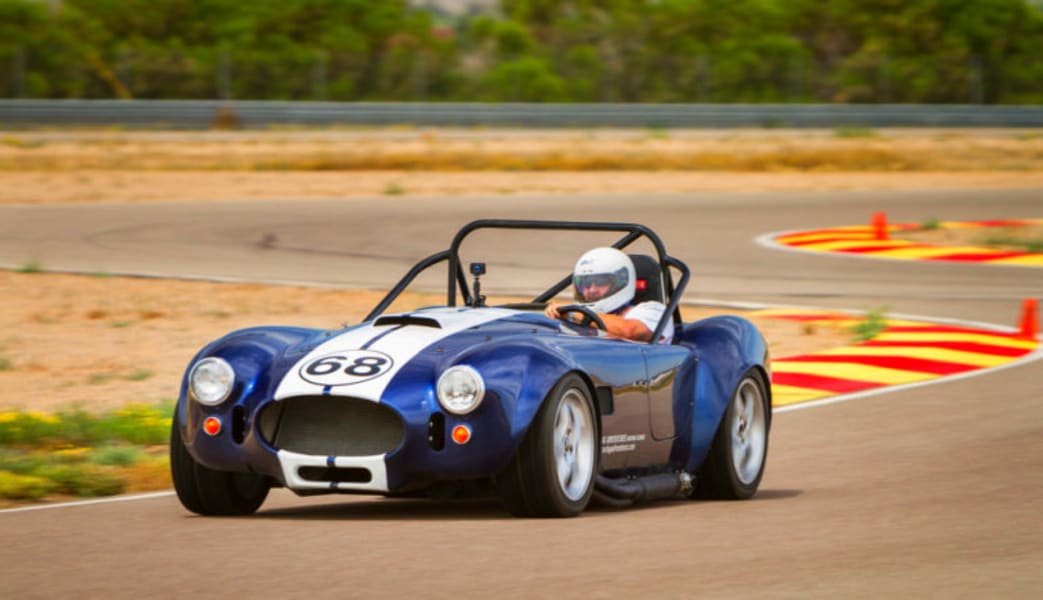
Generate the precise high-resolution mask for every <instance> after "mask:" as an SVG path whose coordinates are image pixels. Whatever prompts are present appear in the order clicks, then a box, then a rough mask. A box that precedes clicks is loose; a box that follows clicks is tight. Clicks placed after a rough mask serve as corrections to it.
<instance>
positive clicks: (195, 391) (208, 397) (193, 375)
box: [188, 356, 235, 406]
mask: <svg viewBox="0 0 1043 600" xmlns="http://www.w3.org/2000/svg"><path fill="white" fill-rule="evenodd" d="M203 369H216V372H213V371H212V376H217V377H222V376H223V379H224V380H225V381H216V380H211V381H210V382H200V381H198V380H197V376H202V375H204V374H205V373H204V371H203ZM205 383H210V384H214V383H218V384H221V385H223V389H218V390H216V391H214V392H207V391H206V390H201V389H200V388H201V387H202V386H203V385H204V384H205ZM233 388H235V369H233V368H232V365H230V364H229V363H228V361H226V360H225V359H223V358H221V357H219V356H207V357H206V358H202V359H200V360H198V361H196V364H194V365H192V369H191V370H190V371H189V372H188V391H189V394H190V395H191V396H192V399H193V400H195V401H196V402H198V403H199V404H202V405H203V406H218V405H220V404H221V403H222V402H224V401H225V400H227V399H228V397H229V396H231V395H232V389H233Z"/></svg>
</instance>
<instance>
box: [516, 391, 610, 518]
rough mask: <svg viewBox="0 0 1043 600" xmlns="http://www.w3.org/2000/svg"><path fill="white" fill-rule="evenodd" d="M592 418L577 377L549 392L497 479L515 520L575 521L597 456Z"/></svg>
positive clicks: (590, 403)
mask: <svg viewBox="0 0 1043 600" xmlns="http://www.w3.org/2000/svg"><path fill="white" fill-rule="evenodd" d="M596 415H597V413H596V411H595V410H594V402H593V400H592V399H591V395H590V390H589V389H588V388H587V385H586V383H585V382H584V381H583V379H581V378H580V377H579V376H578V375H575V374H569V375H566V376H565V377H563V378H562V379H561V381H559V382H558V383H557V385H555V386H554V389H553V390H551V392H550V394H549V395H548V396H547V398H546V399H545V400H544V402H543V406H542V407H540V410H539V412H538V413H537V414H536V417H535V418H534V419H533V422H532V425H531V426H530V427H529V431H528V433H527V434H526V435H525V439H524V440H523V441H522V443H521V446H519V447H518V451H517V453H516V454H515V455H514V458H513V459H512V460H511V464H510V465H509V466H508V467H507V469H506V470H505V471H504V472H503V473H501V474H500V477H499V478H498V482H499V486H500V493H501V495H502V496H503V500H504V504H505V505H506V506H507V509H508V510H509V511H511V513H512V514H514V515H515V516H518V517H574V516H576V515H578V514H579V513H581V512H583V509H585V508H586V507H587V503H589V502H590V496H591V494H592V493H593V492H594V476H595V475H596V474H597V465H598V457H599V456H600V446H601V444H600V441H601V438H600V435H599V431H598V421H597V416H596Z"/></svg>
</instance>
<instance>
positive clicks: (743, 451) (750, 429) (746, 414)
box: [731, 378, 768, 485]
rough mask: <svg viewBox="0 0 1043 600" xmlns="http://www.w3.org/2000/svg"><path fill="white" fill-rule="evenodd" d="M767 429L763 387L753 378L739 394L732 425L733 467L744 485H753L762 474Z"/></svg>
mask: <svg viewBox="0 0 1043 600" xmlns="http://www.w3.org/2000/svg"><path fill="white" fill-rule="evenodd" d="M767 428H768V427H767V419H766V418H765V411H764V395H763V394H762V393H761V388H760V386H758V385H757V383H756V382H755V381H754V380H753V379H751V378H746V379H743V380H742V383H740V384H739V389H738V391H737V392H736V393H735V410H734V412H733V414H732V422H731V432H732V465H733V466H734V468H735V475H736V476H737V477H738V478H739V481H741V482H742V484H743V485H752V484H753V482H755V481H756V480H757V477H758V476H759V475H760V472H761V467H762V466H763V465H764V450H765V443H766V440H767Z"/></svg>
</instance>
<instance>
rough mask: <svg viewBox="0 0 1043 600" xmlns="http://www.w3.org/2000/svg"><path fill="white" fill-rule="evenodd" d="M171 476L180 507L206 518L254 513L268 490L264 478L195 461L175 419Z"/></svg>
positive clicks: (268, 484) (171, 431)
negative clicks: (219, 468) (221, 469)
mask: <svg viewBox="0 0 1043 600" xmlns="http://www.w3.org/2000/svg"><path fill="white" fill-rule="evenodd" d="M170 473H171V476H172V477H173V479H174V490H175V491H176V492H177V497H178V499H179V500H181V504H182V505H183V506H184V507H185V508H187V509H188V510H190V511H192V512H194V513H197V514H200V515H207V516H220V515H249V514H253V513H254V512H256V511H257V509H258V508H260V506H261V503H263V502H264V499H265V498H266V497H267V496H268V490H269V488H270V487H271V482H270V481H269V480H268V478H267V477H265V476H263V475H256V474H254V473H230V472H226V471H215V470H214V469H210V468H207V467H204V466H203V465H201V464H199V463H198V462H196V459H194V458H192V455H191V454H189V453H188V449H187V448H185V444H184V441H183V440H182V439H181V428H180V427H178V425H177V419H174V423H173V426H172V427H171V430H170Z"/></svg>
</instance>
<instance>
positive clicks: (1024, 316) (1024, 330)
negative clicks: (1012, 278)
mask: <svg viewBox="0 0 1043 600" xmlns="http://www.w3.org/2000/svg"><path fill="white" fill-rule="evenodd" d="M1037 308H1038V304H1037V302H1036V299H1035V298H1025V300H1024V301H1022V303H1021V323H1020V324H1019V326H1018V337H1019V338H1024V339H1027V340H1034V339H1036V336H1037V335H1039V317H1038V315H1037V313H1038V310H1037Z"/></svg>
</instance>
